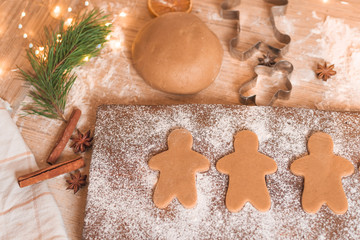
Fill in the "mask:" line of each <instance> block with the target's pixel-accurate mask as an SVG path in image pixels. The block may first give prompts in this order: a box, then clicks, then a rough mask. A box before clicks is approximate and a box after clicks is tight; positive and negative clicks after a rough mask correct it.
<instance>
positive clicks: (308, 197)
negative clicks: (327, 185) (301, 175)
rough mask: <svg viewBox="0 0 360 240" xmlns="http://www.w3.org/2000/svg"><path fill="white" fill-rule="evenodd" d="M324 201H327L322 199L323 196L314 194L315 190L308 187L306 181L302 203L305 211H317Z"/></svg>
mask: <svg viewBox="0 0 360 240" xmlns="http://www.w3.org/2000/svg"><path fill="white" fill-rule="evenodd" d="M309 190H310V191H309ZM324 203H325V201H324V200H321V196H319V195H316V194H314V192H313V191H311V188H310V187H307V183H306V182H305V184H304V191H303V194H302V197H301V205H302V207H303V209H304V210H305V212H307V213H316V212H317V211H319V210H320V208H321V206H322V205H323V204H324Z"/></svg>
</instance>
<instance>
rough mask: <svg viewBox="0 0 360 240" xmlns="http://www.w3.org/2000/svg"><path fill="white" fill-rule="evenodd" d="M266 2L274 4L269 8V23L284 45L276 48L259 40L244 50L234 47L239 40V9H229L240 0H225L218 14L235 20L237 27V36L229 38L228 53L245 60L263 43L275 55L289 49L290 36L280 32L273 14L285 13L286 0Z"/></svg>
mask: <svg viewBox="0 0 360 240" xmlns="http://www.w3.org/2000/svg"><path fill="white" fill-rule="evenodd" d="M264 1H265V2H267V3H270V4H273V5H274V6H272V7H271V9H270V23H271V26H272V29H273V32H274V35H275V38H276V39H277V40H278V41H279V42H280V43H282V44H284V46H283V47H282V48H276V47H273V46H271V45H269V44H266V43H264V42H263V41H259V42H257V43H255V44H254V45H253V46H251V47H250V48H249V49H248V50H246V51H240V50H239V49H237V48H236V46H237V44H238V42H239V40H240V31H241V25H240V11H239V10H231V9H232V8H234V7H236V6H238V5H240V2H241V0H225V1H223V2H222V3H221V5H220V16H221V17H222V18H224V19H230V20H236V21H237V27H236V32H237V36H236V37H234V38H232V39H231V40H230V44H229V48H230V54H231V55H232V56H233V57H235V58H237V59H239V60H240V61H245V60H247V59H248V58H250V57H251V56H252V55H253V54H254V53H255V52H256V51H258V50H260V47H261V46H262V45H264V46H265V47H267V48H268V49H269V51H271V52H272V53H273V54H274V55H275V56H281V55H284V54H285V53H286V52H287V51H288V50H289V44H290V42H291V37H290V36H289V35H287V34H283V33H281V32H280V31H279V30H278V28H277V27H276V24H275V16H283V15H285V13H286V9H287V5H288V0H264Z"/></svg>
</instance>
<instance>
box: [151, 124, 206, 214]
mask: <svg viewBox="0 0 360 240" xmlns="http://www.w3.org/2000/svg"><path fill="white" fill-rule="evenodd" d="M192 144H193V138H192V136H191V133H190V132H189V131H188V130H186V129H176V130H173V131H172V132H171V133H170V135H169V137H168V148H169V150H167V151H165V152H162V153H160V154H157V155H155V156H154V157H152V158H151V159H150V161H149V167H150V168H151V169H153V170H158V171H160V175H159V179H158V182H157V184H156V186H155V191H154V195H153V200H154V203H155V205H156V206H157V207H158V208H166V207H167V205H169V203H170V202H171V201H172V200H173V198H175V197H176V198H177V199H178V200H179V202H180V203H181V204H182V205H183V206H184V207H185V208H193V207H194V206H195V204H196V200H197V193H196V186H195V183H196V180H195V177H196V173H197V172H203V171H206V170H208V169H209V168H210V162H209V160H207V159H206V158H205V157H204V156H203V155H201V154H200V153H197V152H195V151H193V150H192Z"/></svg>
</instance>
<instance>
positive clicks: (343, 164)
mask: <svg viewBox="0 0 360 240" xmlns="http://www.w3.org/2000/svg"><path fill="white" fill-rule="evenodd" d="M335 158H336V161H337V162H338V167H337V168H338V169H339V170H341V171H342V174H341V176H343V177H345V176H350V175H351V174H353V173H354V166H353V165H352V163H351V162H349V160H347V159H346V158H343V157H339V156H335Z"/></svg>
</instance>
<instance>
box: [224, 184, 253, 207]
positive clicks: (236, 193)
mask: <svg viewBox="0 0 360 240" xmlns="http://www.w3.org/2000/svg"><path fill="white" fill-rule="evenodd" d="M238 182H239V181H229V187H228V191H227V193H226V199H225V203H226V207H227V209H228V210H229V211H230V212H239V211H240V210H241V209H242V208H243V207H244V205H245V203H246V202H248V201H249V199H248V198H247V197H246V196H247V194H246V192H245V191H244V189H245V187H246V186H243V187H239V184H236V183H238Z"/></svg>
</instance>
